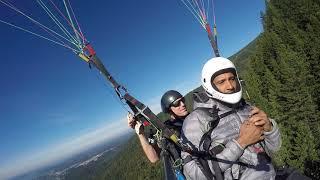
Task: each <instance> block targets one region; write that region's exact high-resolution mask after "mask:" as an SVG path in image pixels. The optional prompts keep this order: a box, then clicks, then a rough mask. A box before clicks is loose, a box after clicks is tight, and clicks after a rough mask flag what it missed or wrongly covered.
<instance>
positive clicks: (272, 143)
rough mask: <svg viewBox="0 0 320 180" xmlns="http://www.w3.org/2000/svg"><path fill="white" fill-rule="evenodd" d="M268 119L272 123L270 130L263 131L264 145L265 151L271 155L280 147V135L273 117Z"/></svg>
mask: <svg viewBox="0 0 320 180" xmlns="http://www.w3.org/2000/svg"><path fill="white" fill-rule="evenodd" d="M270 121H271V123H272V130H271V131H270V132H265V133H264V135H265V139H264V142H265V145H266V146H265V151H266V152H267V153H268V155H269V156H272V155H273V154H274V153H275V152H276V151H278V150H279V149H280V147H281V135H280V131H279V127H278V125H277V123H276V121H275V120H273V119H270Z"/></svg>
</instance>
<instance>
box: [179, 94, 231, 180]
mask: <svg viewBox="0 0 320 180" xmlns="http://www.w3.org/2000/svg"><path fill="white" fill-rule="evenodd" d="M193 95H194V100H195V101H197V102H202V103H205V102H207V101H208V100H209V97H208V96H207V95H206V94H205V93H204V92H198V93H194V94H193ZM195 110H199V111H202V112H204V113H206V114H207V115H208V116H209V117H211V120H210V121H209V126H210V128H209V130H208V131H207V132H206V133H204V134H203V135H202V137H201V139H200V143H199V146H198V147H199V149H200V147H202V149H203V150H202V151H198V150H194V151H192V152H189V154H191V155H188V156H187V157H186V158H185V159H184V160H183V162H184V164H186V163H188V162H190V161H192V160H195V162H196V164H197V165H198V167H199V168H200V170H201V171H202V173H203V174H204V175H205V176H206V178H207V179H208V180H209V179H213V177H215V179H217V180H223V179H224V177H223V173H222V171H221V169H220V166H219V163H218V161H217V158H216V155H217V154H219V153H221V152H222V151H223V149H224V148H225V145H224V144H219V145H217V146H214V147H211V142H212V141H211V140H212V139H211V133H212V131H213V130H214V128H216V127H217V126H218V124H219V121H220V119H222V118H224V117H226V116H229V115H231V114H233V113H235V111H234V110H231V111H228V112H225V113H223V114H220V115H219V114H218V112H219V109H218V108H217V106H216V105H215V106H213V107H211V108H209V107H198V108H196V109H195ZM208 160H211V165H212V168H213V171H214V174H213V173H212V171H211V170H210V166H209V163H208Z"/></svg>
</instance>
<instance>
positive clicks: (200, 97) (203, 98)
mask: <svg viewBox="0 0 320 180" xmlns="http://www.w3.org/2000/svg"><path fill="white" fill-rule="evenodd" d="M209 99H210V98H209V96H208V95H207V94H206V92H204V91H201V92H194V93H193V100H194V101H196V102H200V103H205V102H207V101H208V100H209Z"/></svg>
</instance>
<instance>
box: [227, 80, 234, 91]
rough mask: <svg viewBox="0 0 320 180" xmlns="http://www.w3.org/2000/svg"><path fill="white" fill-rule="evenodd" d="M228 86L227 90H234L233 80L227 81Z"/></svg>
mask: <svg viewBox="0 0 320 180" xmlns="http://www.w3.org/2000/svg"><path fill="white" fill-rule="evenodd" d="M226 86H227V90H233V89H234V87H233V84H232V82H231V81H227V84H226Z"/></svg>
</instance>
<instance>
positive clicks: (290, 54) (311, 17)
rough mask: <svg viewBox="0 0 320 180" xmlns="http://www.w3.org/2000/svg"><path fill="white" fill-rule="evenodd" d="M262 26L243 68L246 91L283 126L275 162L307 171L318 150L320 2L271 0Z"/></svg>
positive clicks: (319, 130) (317, 156) (319, 126)
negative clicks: (246, 64) (252, 51)
mask: <svg viewBox="0 0 320 180" xmlns="http://www.w3.org/2000/svg"><path fill="white" fill-rule="evenodd" d="M263 27H264V32H263V33H262V35H261V37H260V38H259V39H258V42H257V47H256V51H255V53H254V55H253V56H252V57H251V58H250V61H249V64H248V67H247V69H246V72H245V77H244V79H245V80H246V84H247V90H248V92H249V95H250V97H251V101H252V102H254V103H255V104H256V105H257V106H259V107H262V108H263V109H264V110H265V111H266V112H268V114H269V115H270V117H272V118H274V119H276V120H277V122H278V123H279V125H280V128H281V133H282V140H283V143H282V147H281V150H280V152H279V153H278V154H277V155H276V156H275V157H274V158H273V160H274V161H275V163H276V164H277V165H289V166H292V167H295V168H298V169H300V170H301V171H304V170H305V168H306V162H310V161H312V160H318V159H319V155H320V152H319V147H320V141H319V139H318V138H319V137H320V134H319V133H320V117H319V115H320V114H319V113H320V112H319V110H320V96H319V94H320V93H319V92H320V88H319V86H320V64H319V60H320V51H319V49H320V44H319V42H320V1H319V0H303V1H295V0H271V1H270V2H269V3H267V9H266V13H265V14H264V15H263ZM317 171H318V172H317V173H319V169H318V170H317ZM307 173H309V172H307ZM317 178H320V176H319V174H318V176H317Z"/></svg>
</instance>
